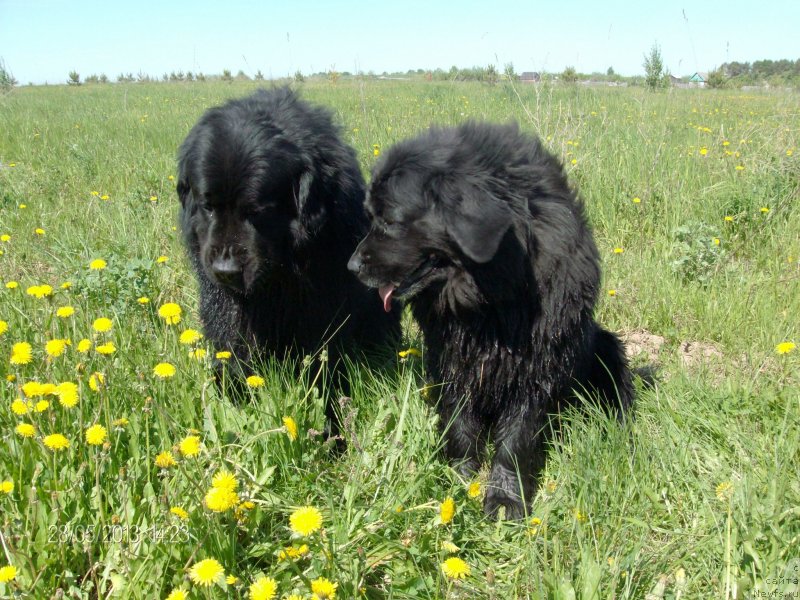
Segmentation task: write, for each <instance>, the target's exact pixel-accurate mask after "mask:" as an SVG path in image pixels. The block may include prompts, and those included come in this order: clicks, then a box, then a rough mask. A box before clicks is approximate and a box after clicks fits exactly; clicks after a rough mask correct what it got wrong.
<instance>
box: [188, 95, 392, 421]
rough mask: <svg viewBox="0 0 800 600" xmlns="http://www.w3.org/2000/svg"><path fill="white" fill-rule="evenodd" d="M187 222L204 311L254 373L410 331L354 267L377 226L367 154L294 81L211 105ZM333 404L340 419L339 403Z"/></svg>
mask: <svg viewBox="0 0 800 600" xmlns="http://www.w3.org/2000/svg"><path fill="white" fill-rule="evenodd" d="M178 172H179V175H178V186H177V187H178V194H179V196H180V201H181V215H180V222H181V228H182V231H183V235H184V240H185V244H186V247H187V249H188V253H189V257H190V259H191V262H192V265H193V267H194V270H195V273H196V275H197V279H198V281H199V284H200V317H201V320H202V322H203V324H204V327H205V332H206V335H207V336H208V338H209V339H210V340H211V341H212V342H213V343H214V345H215V346H216V347H217V349H218V350H229V351H231V352H232V353H233V354H234V364H236V365H238V367H239V369H240V370H241V371H244V373H242V374H243V375H244V374H247V373H248V371H249V368H250V367H249V365H250V363H251V360H252V359H255V358H258V357H259V354H261V353H268V354H271V355H275V356H277V357H278V358H284V357H290V358H291V357H294V358H298V357H303V356H306V355H309V354H312V353H314V352H317V351H318V350H320V349H321V347H322V345H323V343H325V342H326V341H330V344H329V345H328V358H329V363H330V364H332V365H334V369H335V371H334V374H335V375H338V377H335V379H334V383H337V382H338V383H340V384H343V383H344V378H343V377H341V373H342V369H343V366H342V365H341V360H340V359H341V358H342V356H343V355H350V356H353V357H355V355H356V354H357V353H358V352H359V351H361V350H364V349H365V348H369V347H372V346H377V345H379V344H381V343H383V342H385V341H386V340H387V339H388V338H390V337H391V336H396V335H399V317H398V315H397V314H396V313H395V314H390V315H387V314H384V313H383V312H382V311H381V308H380V305H379V304H378V303H377V302H375V300H374V296H372V294H369V295H368V289H367V288H366V287H365V286H364V285H363V284H362V283H360V282H359V281H358V280H357V279H356V277H355V276H354V275H353V274H351V273H349V272H348V270H347V260H348V258H349V256H350V254H352V252H353V250H354V249H355V247H356V245H357V243H358V240H359V239H361V238H362V237H363V236H364V235H365V234H366V231H367V228H368V219H367V217H366V214H365V213H364V208H363V198H364V181H363V178H362V176H361V172H360V170H359V167H358V163H357V161H356V157H355V153H354V152H353V150H352V149H351V148H349V147H348V146H346V145H345V144H344V143H343V142H342V141H341V140H340V138H339V134H338V130H337V128H336V127H335V126H334V124H333V121H332V119H331V115H330V114H329V113H328V111H326V110H324V109H322V108H319V107H313V106H311V105H309V104H308V103H306V102H303V101H301V100H300V99H299V98H298V97H297V96H296V95H295V94H294V93H293V92H292V91H290V90H289V89H286V88H280V89H273V90H270V91H264V90H262V91H259V92H257V93H255V94H253V95H252V96H249V97H246V98H242V99H237V100H232V101H229V102H228V103H227V104H225V105H223V106H220V107H217V108H212V109H210V110H208V111H207V112H206V113H205V114H204V115H203V116H202V117H201V118H200V120H199V121H198V122H197V124H196V125H195V126H194V127H193V128H192V130H191V131H190V132H189V135H188V136H187V138H186V140H185V141H184V142H183V145H182V146H181V148H180V153H179V160H178ZM326 413H327V415H328V417H329V418H331V420H332V423H333V425H334V428H335V426H336V420H335V418H333V417H334V415H333V408H332V407H331V406H330V403H328V406H327V409H326Z"/></svg>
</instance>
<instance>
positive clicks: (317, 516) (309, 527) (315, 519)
mask: <svg viewBox="0 0 800 600" xmlns="http://www.w3.org/2000/svg"><path fill="white" fill-rule="evenodd" d="M289 527H290V528H291V530H292V531H293V532H294V533H296V534H297V535H300V536H309V535H311V534H312V533H314V532H315V531H317V530H319V528H320V527H322V513H320V512H319V510H318V509H316V508H314V507H313V506H304V507H302V508H298V509H297V510H296V511H294V512H293V513H292V514H291V515H290V516H289Z"/></svg>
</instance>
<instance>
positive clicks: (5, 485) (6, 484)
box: [0, 479, 14, 494]
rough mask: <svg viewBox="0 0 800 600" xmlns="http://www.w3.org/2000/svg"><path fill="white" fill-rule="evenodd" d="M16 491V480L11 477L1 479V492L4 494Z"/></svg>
mask: <svg viewBox="0 0 800 600" xmlns="http://www.w3.org/2000/svg"><path fill="white" fill-rule="evenodd" d="M13 491H14V482H13V481H11V480H10V479H6V480H5V481H0V493H2V494H10V493H11V492H13Z"/></svg>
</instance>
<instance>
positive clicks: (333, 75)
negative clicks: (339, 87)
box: [327, 65, 339, 84]
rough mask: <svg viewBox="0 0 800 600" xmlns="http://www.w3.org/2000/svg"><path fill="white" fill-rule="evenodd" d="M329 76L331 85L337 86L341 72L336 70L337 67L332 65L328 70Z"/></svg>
mask: <svg viewBox="0 0 800 600" xmlns="http://www.w3.org/2000/svg"><path fill="white" fill-rule="evenodd" d="M327 76H328V81H329V82H330V83H333V84H336V83H337V82H338V81H339V71H337V70H336V65H331V68H330V69H328V73H327Z"/></svg>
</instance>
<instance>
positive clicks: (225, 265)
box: [211, 257, 244, 290]
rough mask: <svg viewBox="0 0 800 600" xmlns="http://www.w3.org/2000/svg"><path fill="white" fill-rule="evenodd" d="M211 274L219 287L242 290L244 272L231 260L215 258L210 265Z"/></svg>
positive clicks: (228, 258)
mask: <svg viewBox="0 0 800 600" xmlns="http://www.w3.org/2000/svg"><path fill="white" fill-rule="evenodd" d="M211 274H212V275H213V276H214V279H216V280H217V281H218V282H219V283H220V284H221V285H224V286H227V287H230V288H233V289H236V290H242V289H244V272H243V271H242V268H241V266H240V265H239V264H238V263H237V262H236V261H235V260H233V259H232V258H230V257H226V258H217V259H216V260H215V261H214V262H213V263H211Z"/></svg>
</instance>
